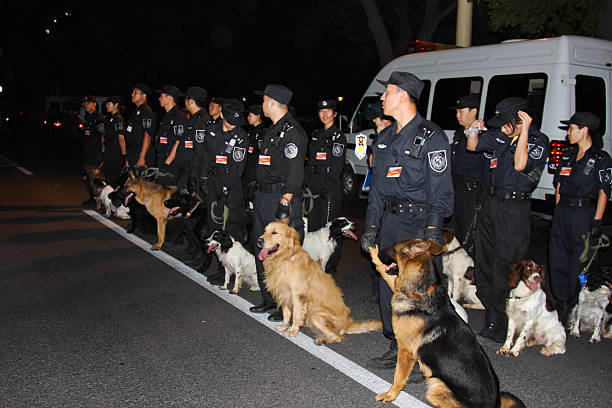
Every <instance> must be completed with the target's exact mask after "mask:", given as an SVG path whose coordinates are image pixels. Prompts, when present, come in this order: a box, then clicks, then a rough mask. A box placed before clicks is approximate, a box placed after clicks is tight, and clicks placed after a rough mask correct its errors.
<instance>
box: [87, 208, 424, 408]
mask: <svg viewBox="0 0 612 408" xmlns="http://www.w3.org/2000/svg"><path fill="white" fill-rule="evenodd" d="M83 212H84V213H85V214H87V215H89V216H90V217H92V218H94V219H95V220H97V221H99V222H100V223H102V224H103V225H104V226H106V227H108V228H109V229H111V230H113V231H114V232H116V233H117V234H119V235H121V236H122V237H123V238H125V239H127V240H128V241H130V242H132V243H133V244H135V245H136V246H138V247H140V248H141V249H142V250H144V251H145V252H148V253H149V254H151V255H153V256H154V257H156V258H157V259H159V260H161V261H162V262H164V263H166V264H167V265H168V266H171V267H172V268H174V269H176V270H177V271H178V272H180V273H182V274H183V275H185V276H186V277H188V278H189V279H191V280H192V281H194V282H195V283H197V284H198V285H200V286H202V287H203V288H205V289H207V290H208V291H209V292H211V293H213V294H215V295H217V296H218V297H220V298H221V299H223V300H225V301H226V302H227V303H229V304H231V305H232V306H234V307H235V308H236V309H238V310H240V311H242V312H243V313H244V314H246V315H247V316H249V317H250V318H252V319H254V320H257V321H258V322H259V323H261V324H262V325H264V326H266V327H267V328H269V329H270V330H272V331H274V333H277V334H278V335H279V336H282V337H283V338H284V339H287V340H289V341H290V342H292V343H294V344H296V345H297V346H299V347H301V348H302V349H304V350H306V351H307V352H309V353H310V354H312V355H313V356H315V357H317V358H319V359H320V360H322V361H324V362H326V363H327V364H329V365H330V366H332V367H333V368H335V369H336V370H338V371H340V372H342V373H343V374H345V375H347V376H348V377H350V378H352V379H353V380H355V381H356V382H358V383H359V384H361V385H363V386H364V387H366V388H368V389H370V390H371V391H373V392H374V393H376V394H380V393H383V392H386V391H388V390H389V388H391V384H389V383H388V382H387V381H385V380H383V379H382V378H380V377H378V376H377V375H375V374H373V373H371V372H370V371H368V370H366V369H365V368H363V367H361V366H360V365H358V364H355V363H354V362H353V361H351V360H349V359H348V358H346V357H344V356H342V355H341V354H338V353H336V352H335V351H333V350H332V349H330V348H329V347H326V346H317V345H315V344H314V340H313V339H312V338H311V337H309V336H307V335H305V334H304V333H302V332H299V333H298V335H297V336H296V337H285V336H283V335H282V334H281V333H278V332H277V331H276V329H275V327H276V326H277V323H275V322H271V321H269V320H268V316H267V314H266V313H256V314H254V313H251V312H250V311H249V308H250V307H251V306H253V304H252V303H250V302H248V301H247V300H245V299H243V298H241V297H240V296H238V295H232V294H230V293H229V291H226V290H221V289H219V288H218V287H217V286H214V285H211V284H210V283H209V282H208V281H207V280H206V277H205V276H204V275H202V274H201V273H199V272H198V271H196V270H195V269H193V268H191V267H189V266H187V265H185V264H184V263H183V262H181V261H179V260H178V259H176V258H174V257H172V256H170V255H168V254H167V253H165V252H163V251H151V244H150V243H149V242H147V241H145V240H143V239H142V238H140V237H137V236H135V235H134V234H128V233H127V232H126V231H125V229H124V228H123V227H121V226H119V225H117V224H115V223H114V222H112V221H111V220H109V219H108V218H105V217H104V216H102V215H101V214H98V213H97V212H96V211H93V210H83ZM392 404H394V405H396V406H398V407H402V408H404V407H406V408H423V407H429V405H427V404H425V403H423V402H421V401H420V400H418V399H416V398H415V397H413V396H412V395H410V394H408V393H406V392H405V391H402V392H401V393H400V394H399V395H398V396H397V398H396V399H395V401H393V402H392Z"/></svg>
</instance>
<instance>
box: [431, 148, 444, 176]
mask: <svg viewBox="0 0 612 408" xmlns="http://www.w3.org/2000/svg"><path fill="white" fill-rule="evenodd" d="M427 156H428V158H429V167H431V169H432V170H433V171H435V172H436V173H441V172H443V171H444V170H446V167H447V166H448V161H447V160H446V150H436V151H435V152H429V153H427Z"/></svg>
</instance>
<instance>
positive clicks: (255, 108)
mask: <svg viewBox="0 0 612 408" xmlns="http://www.w3.org/2000/svg"><path fill="white" fill-rule="evenodd" d="M248 112H249V113H252V114H253V115H259V116H261V115H263V109H262V107H261V105H251V106H249V109H248Z"/></svg>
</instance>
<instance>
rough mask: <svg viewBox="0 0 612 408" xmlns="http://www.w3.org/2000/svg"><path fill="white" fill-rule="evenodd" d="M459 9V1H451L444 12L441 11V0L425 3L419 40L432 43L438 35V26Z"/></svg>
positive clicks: (430, 0) (431, 0)
mask: <svg viewBox="0 0 612 408" xmlns="http://www.w3.org/2000/svg"><path fill="white" fill-rule="evenodd" d="M456 8H457V0H451V1H450V3H449V4H448V5H447V6H446V8H444V9H443V10H441V9H440V0H429V1H427V2H426V3H425V13H424V14H423V22H422V23H421V29H420V30H419V33H418V35H417V40H422V41H430V40H431V37H433V35H434V34H435V33H436V30H437V29H438V24H440V21H442V20H443V19H444V17H446V16H447V15H449V14H450V13H451V12H452V11H453V10H455V9H456Z"/></svg>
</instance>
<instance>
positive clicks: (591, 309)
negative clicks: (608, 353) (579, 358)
mask: <svg viewBox="0 0 612 408" xmlns="http://www.w3.org/2000/svg"><path fill="white" fill-rule="evenodd" d="M606 280H607V281H608V282H611V281H612V267H609V266H600V267H598V268H595V269H593V270H591V271H590V272H589V274H588V277H587V282H586V285H584V286H583V288H582V289H581V290H580V295H579V296H578V304H577V305H576V306H574V308H573V309H572V311H571V312H570V316H569V319H568V328H569V331H570V334H571V335H572V336H576V337H580V331H581V330H582V331H587V330H588V331H591V330H592V331H593V334H592V335H591V339H590V340H589V341H590V342H591V343H599V342H600V341H601V336H602V335H604V337H606V338H608V337H609V336H610V333H609V332H606V331H605V326H606V322H607V321H608V320H609V319H610V318H611V317H612V316H610V314H609V313H607V312H606V306H607V305H608V296H609V295H610V288H609V287H608V286H607V285H606V283H605V282H606Z"/></svg>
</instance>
